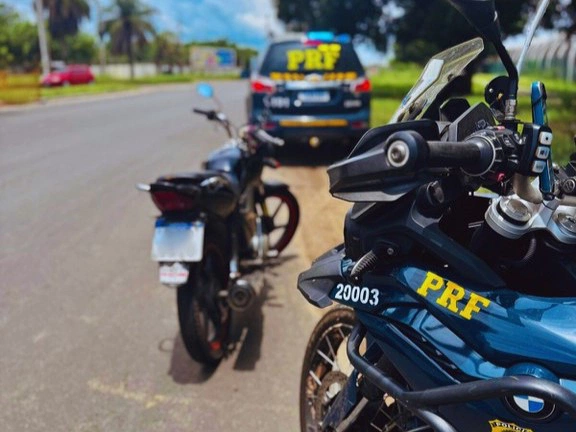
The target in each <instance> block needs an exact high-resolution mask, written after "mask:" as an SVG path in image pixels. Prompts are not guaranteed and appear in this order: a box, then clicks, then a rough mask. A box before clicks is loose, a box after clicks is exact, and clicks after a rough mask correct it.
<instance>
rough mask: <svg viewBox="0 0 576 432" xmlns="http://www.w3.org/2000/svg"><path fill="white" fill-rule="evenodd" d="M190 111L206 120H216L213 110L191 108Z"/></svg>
mask: <svg viewBox="0 0 576 432" xmlns="http://www.w3.org/2000/svg"><path fill="white" fill-rule="evenodd" d="M192 111H193V112H194V113H196V114H201V115H204V116H206V117H207V118H208V120H216V118H217V116H216V111H214V110H202V109H200V108H193V109H192Z"/></svg>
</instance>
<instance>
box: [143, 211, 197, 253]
mask: <svg viewBox="0 0 576 432" xmlns="http://www.w3.org/2000/svg"><path fill="white" fill-rule="evenodd" d="M203 249H204V222H201V221H194V222H166V221H164V220H162V219H158V220H157V221H156V228H155V230H154V239H153V240H152V260H153V261H159V262H166V261H172V262H174V261H183V262H198V261H201V260H202V252H203Z"/></svg>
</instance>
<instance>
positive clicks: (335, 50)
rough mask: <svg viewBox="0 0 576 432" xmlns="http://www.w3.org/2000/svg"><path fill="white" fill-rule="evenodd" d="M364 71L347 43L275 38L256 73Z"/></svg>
mask: <svg viewBox="0 0 576 432" xmlns="http://www.w3.org/2000/svg"><path fill="white" fill-rule="evenodd" d="M334 72H335V73H338V74H342V73H343V74H346V75H347V76H350V78H353V76H358V75H364V68H363V67H362V64H361V63H360V60H359V59H358V56H357V55H356V52H355V51H354V48H353V47H352V44H350V43H342V44H341V43H337V42H304V43H303V42H299V41H289V42H278V43H274V44H272V45H270V48H269V49H268V52H267V53H266V56H265V57H264V61H263V62H262V66H261V67H260V75H263V76H269V77H271V78H272V79H276V76H278V77H280V76H282V75H285V74H286V73H290V74H312V73H318V74H326V73H334Z"/></svg>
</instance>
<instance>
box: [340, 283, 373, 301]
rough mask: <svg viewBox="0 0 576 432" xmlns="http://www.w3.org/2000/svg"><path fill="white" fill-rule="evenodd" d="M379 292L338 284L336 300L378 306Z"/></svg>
mask: <svg viewBox="0 0 576 432" xmlns="http://www.w3.org/2000/svg"><path fill="white" fill-rule="evenodd" d="M379 294H380V292H379V291H378V290H377V289H376V288H372V289H370V288H367V287H359V286H352V285H344V284H341V283H339V284H338V285H336V294H335V295H334V298H335V299H336V300H344V301H352V302H354V303H358V302H359V303H362V304H369V305H372V306H376V305H378V301H379Z"/></svg>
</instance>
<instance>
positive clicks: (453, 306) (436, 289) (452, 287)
mask: <svg viewBox="0 0 576 432" xmlns="http://www.w3.org/2000/svg"><path fill="white" fill-rule="evenodd" d="M416 292H417V293H418V294H420V295H421V296H422V297H425V298H430V297H436V303H437V304H438V305H440V306H442V307H443V308H444V309H448V310H449V311H451V312H454V313H455V314H458V315H460V316H461V317H462V318H465V319H467V320H470V319H472V316H473V315H475V314H477V313H478V312H480V311H481V310H482V309H483V308H487V307H488V306H489V305H490V300H488V299H487V298H484V297H482V296H480V295H478V294H476V293H474V292H468V291H466V290H465V289H464V288H462V287H461V286H460V285H457V284H455V283H454V282H452V281H449V280H445V279H444V278H443V277H442V276H438V275H437V274H435V273H432V272H428V273H426V278H425V279H424V282H422V285H420V288H418V289H417V290H416Z"/></svg>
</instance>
